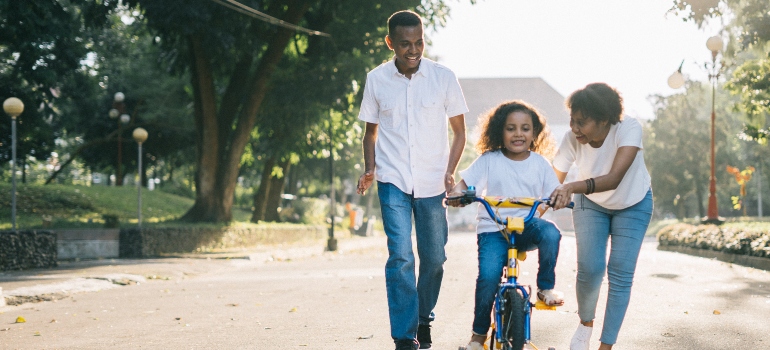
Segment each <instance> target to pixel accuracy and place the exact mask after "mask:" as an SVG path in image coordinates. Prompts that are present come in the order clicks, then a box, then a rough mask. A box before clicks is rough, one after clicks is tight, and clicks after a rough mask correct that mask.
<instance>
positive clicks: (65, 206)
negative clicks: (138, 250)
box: [0, 183, 251, 230]
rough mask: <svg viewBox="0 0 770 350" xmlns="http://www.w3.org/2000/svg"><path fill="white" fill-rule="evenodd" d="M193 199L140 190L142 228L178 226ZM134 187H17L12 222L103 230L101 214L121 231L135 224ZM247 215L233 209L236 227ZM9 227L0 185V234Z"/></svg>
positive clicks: (7, 198)
mask: <svg viewBox="0 0 770 350" xmlns="http://www.w3.org/2000/svg"><path fill="white" fill-rule="evenodd" d="M193 202H194V201H193V200H192V199H190V198H186V197H181V196H177V195H174V194H169V193H166V192H163V191H160V190H155V191H149V190H147V189H143V190H142V224H143V225H145V224H146V225H148V226H154V225H159V224H162V225H164V226H168V225H175V224H176V225H180V224H183V223H180V222H178V221H176V220H177V219H178V218H179V217H181V216H182V215H184V213H186V212H187V210H188V209H190V207H192V205H193ZM137 204H138V203H137V189H136V187H134V186H121V187H112V186H75V185H24V184H17V196H16V223H17V228H19V229H39V228H42V227H43V219H44V217H47V218H50V220H51V225H52V226H51V227H52V228H85V227H94V228H97V227H103V225H104V218H103V215H114V216H117V217H118V220H119V222H120V226H121V227H129V226H134V225H136V223H137ZM250 216H251V213H250V212H249V211H246V210H243V209H240V208H233V219H234V221H235V222H248V220H249V218H250ZM10 228H11V185H10V184H9V183H0V230H7V229H10Z"/></svg>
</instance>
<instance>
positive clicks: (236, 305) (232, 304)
mask: <svg viewBox="0 0 770 350" xmlns="http://www.w3.org/2000/svg"><path fill="white" fill-rule="evenodd" d="M227 306H238V304H235V303H233V304H227Z"/></svg>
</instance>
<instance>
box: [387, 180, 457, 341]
mask: <svg viewBox="0 0 770 350" xmlns="http://www.w3.org/2000/svg"><path fill="white" fill-rule="evenodd" d="M377 189H378V192H379V196H380V206H381V207H382V222H383V225H384V226H385V234H386V235H387V236H388V254H389V256H388V262H387V263H386V264H385V285H386V288H387V291H388V309H389V312H390V335H391V336H392V337H393V339H394V340H401V339H415V338H416V336H417V325H418V323H419V324H430V322H431V321H433V319H434V318H435V315H434V314H433V308H434V307H435V306H436V301H437V300H438V292H439V289H440V288H441V279H442V278H443V276H444V261H446V254H445V252H444V246H445V245H446V242H447V231H448V230H447V219H446V208H444V206H443V204H442V202H443V199H444V197H445V195H444V194H441V195H438V196H435V197H429V198H414V196H413V195H411V194H407V193H404V192H402V191H401V190H400V189H398V187H396V186H395V185H393V184H390V183H385V182H377ZM412 214H414V223H415V231H416V232H417V254H418V256H419V257H420V275H419V280H418V281H416V282H415V279H416V278H415V270H414V265H415V259H414V253H413V252H412Z"/></svg>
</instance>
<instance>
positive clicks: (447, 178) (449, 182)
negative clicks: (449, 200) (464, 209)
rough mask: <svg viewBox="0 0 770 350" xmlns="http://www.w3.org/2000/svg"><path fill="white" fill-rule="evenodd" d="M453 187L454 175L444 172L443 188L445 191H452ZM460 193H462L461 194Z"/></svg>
mask: <svg viewBox="0 0 770 350" xmlns="http://www.w3.org/2000/svg"><path fill="white" fill-rule="evenodd" d="M454 187H455V176H454V175H452V174H451V173H446V174H444V189H445V190H446V192H447V193H449V192H452V189H453V188H454ZM461 195H462V194H461Z"/></svg>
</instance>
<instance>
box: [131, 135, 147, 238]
mask: <svg viewBox="0 0 770 350" xmlns="http://www.w3.org/2000/svg"><path fill="white" fill-rule="evenodd" d="M133 136H134V140H136V143H138V144H139V156H138V162H137V164H138V165H139V170H138V172H139V181H137V182H136V188H137V199H138V200H137V207H136V217H137V222H138V223H139V229H141V228H142V142H144V141H146V140H147V130H144V129H143V128H136V129H134V134H133Z"/></svg>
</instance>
